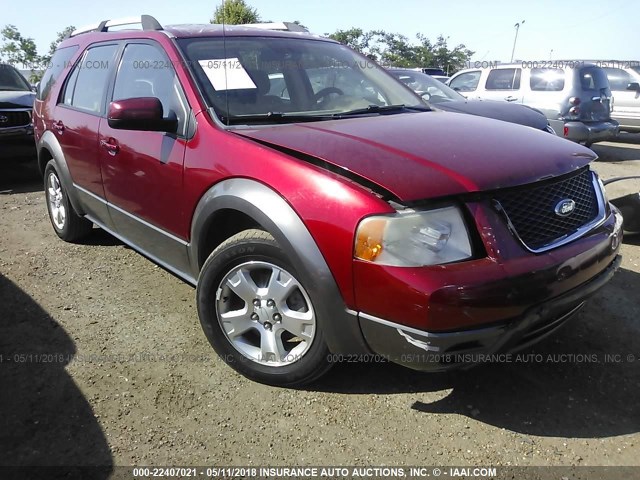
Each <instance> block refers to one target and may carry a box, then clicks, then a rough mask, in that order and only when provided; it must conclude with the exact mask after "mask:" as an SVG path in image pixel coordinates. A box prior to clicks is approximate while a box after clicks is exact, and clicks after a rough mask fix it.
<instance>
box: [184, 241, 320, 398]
mask: <svg viewBox="0 0 640 480" xmlns="http://www.w3.org/2000/svg"><path fill="white" fill-rule="evenodd" d="M298 278H299V277H298V274H297V272H296V269H295V267H294V266H293V265H292V264H291V262H290V261H289V259H288V257H287V255H286V254H285V253H284V251H283V250H282V249H281V248H280V246H279V245H278V244H277V242H276V241H275V240H274V238H273V237H272V236H271V235H270V234H269V233H267V232H265V231H262V230H254V229H252V230H245V231H243V232H240V233H238V234H236V235H234V236H233V237H231V238H229V239H228V240H226V241H225V242H224V243H222V244H221V245H220V246H219V247H218V248H216V249H215V250H214V251H213V252H212V253H211V255H210V256H209V258H208V259H207V261H206V262H205V264H204V266H203V267H202V271H201V272H200V278H199V280H198V287H197V290H196V297H197V304H198V314H199V317H200V323H201V324H202V328H203V330H204V332H205V334H206V336H207V338H208V340H209V342H210V343H211V345H212V346H213V348H214V350H215V351H216V352H217V354H218V355H219V356H220V357H221V358H222V359H223V360H224V361H225V362H226V363H227V364H229V366H231V367H232V368H233V369H235V370H236V371H237V372H239V373H241V374H243V375H245V376H246V377H248V378H250V379H252V380H255V381H257V382H261V383H266V384H269V385H276V386H287V387H291V386H298V385H303V384H307V383H310V382H312V381H314V380H316V379H317V378H319V377H320V376H322V375H323V374H324V373H326V372H327V371H328V370H329V368H330V367H331V364H330V363H329V361H328V355H329V350H328V348H327V345H326V342H325V339H324V333H323V329H322V322H323V320H324V319H321V318H318V316H317V312H316V309H314V307H313V303H314V299H312V298H311V297H310V295H309V293H308V291H307V289H305V287H304V286H303V285H302V283H301V282H300V281H299V280H298Z"/></svg>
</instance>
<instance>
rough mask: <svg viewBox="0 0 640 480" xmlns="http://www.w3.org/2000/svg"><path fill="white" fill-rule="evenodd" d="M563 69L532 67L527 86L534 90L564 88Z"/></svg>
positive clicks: (558, 90)
mask: <svg viewBox="0 0 640 480" xmlns="http://www.w3.org/2000/svg"><path fill="white" fill-rule="evenodd" d="M564 77H565V75H564V70H563V69H561V68H532V69H531V76H530V78H529V87H530V88H531V90H532V91H534V92H560V91H562V90H564Z"/></svg>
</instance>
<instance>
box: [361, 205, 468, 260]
mask: <svg viewBox="0 0 640 480" xmlns="http://www.w3.org/2000/svg"><path fill="white" fill-rule="evenodd" d="M354 255H355V257H356V258H358V259H360V260H366V261H369V262H373V263H379V264H381V265H394V266H404V267H420V266H425V265H438V264H441V263H450V262H455V261H460V260H465V259H468V258H471V256H472V252H471V241H470V239H469V232H468V231H467V227H466V225H465V222H464V219H463V218H462V213H461V212H460V210H459V209H458V208H457V207H454V206H451V207H444V208H439V209H436V210H427V211H413V210H412V211H408V212H401V213H396V214H394V215H380V216H374V217H367V218H365V219H364V220H362V221H361V222H360V224H359V225H358V228H357V230H356V240H355V248H354Z"/></svg>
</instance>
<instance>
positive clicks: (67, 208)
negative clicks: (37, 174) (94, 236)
mask: <svg viewBox="0 0 640 480" xmlns="http://www.w3.org/2000/svg"><path fill="white" fill-rule="evenodd" d="M44 193H45V197H46V200H47V210H48V212H49V219H50V220H51V225H52V226H53V229H54V230H55V232H56V234H57V235H58V237H60V238H61V239H62V240H65V241H67V242H73V241H76V240H79V239H81V238H82V237H85V236H87V235H88V234H89V233H90V232H91V229H92V228H93V223H91V222H90V221H89V220H87V219H85V218H83V217H81V216H79V215H78V214H77V213H76V211H75V210H74V209H73V206H72V205H71V202H70V201H69V196H68V195H67V192H66V191H65V189H64V186H63V184H62V181H61V180H60V175H59V174H58V171H57V170H56V166H55V162H54V161H53V160H50V161H49V163H47V166H46V167H45V170H44Z"/></svg>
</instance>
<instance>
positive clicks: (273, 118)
mask: <svg viewBox="0 0 640 480" xmlns="http://www.w3.org/2000/svg"><path fill="white" fill-rule="evenodd" d="M332 118H333V116H332V115H322V114H320V115H309V114H306V115H303V114H296V113H284V112H267V113H253V114H247V115H229V116H223V117H222V120H223V121H224V122H225V123H226V122H227V121H228V122H229V123H230V124H238V123H245V122H273V123H278V122H282V123H285V122H315V121H317V120H330V119H332Z"/></svg>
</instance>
